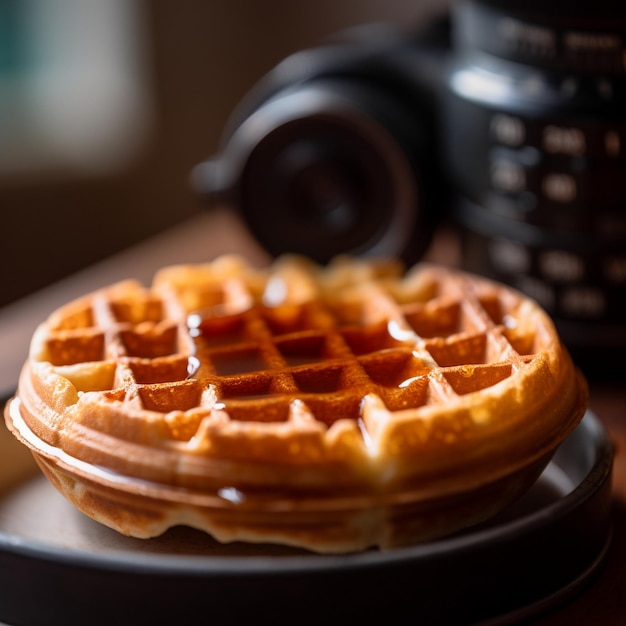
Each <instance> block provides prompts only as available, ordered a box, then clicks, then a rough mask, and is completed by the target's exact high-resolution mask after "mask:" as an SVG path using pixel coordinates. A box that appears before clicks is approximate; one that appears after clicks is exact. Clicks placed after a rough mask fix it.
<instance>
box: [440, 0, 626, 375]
mask: <svg viewBox="0 0 626 626" xmlns="http://www.w3.org/2000/svg"><path fill="white" fill-rule="evenodd" d="M614 4H618V3H611V6H612V7H613V5H614ZM543 5H544V6H541V3H538V2H524V3H521V2H517V3H515V2H514V3H508V2H507V3H504V2H500V3H498V2H478V1H467V2H461V3H459V4H458V5H456V7H455V12H454V14H453V46H452V49H453V53H452V55H451V59H450V63H449V66H448V69H447V72H446V83H447V95H446V97H445V98H444V107H445V114H444V124H443V125H442V141H443V144H444V161H445V167H446V169H447V172H448V174H449V176H450V180H451V184H452V185H453V187H454V189H455V194H456V199H455V201H454V205H455V206H454V213H455V215H456V218H457V220H458V222H459V223H460V224H461V226H462V232H463V259H464V264H465V266H466V267H467V268H468V269H470V270H472V271H476V272H479V273H482V274H485V275H488V276H491V277H493V278H496V279H498V280H501V281H504V282H508V283H510V284H512V285H514V286H516V287H518V288H520V289H522V290H523V291H525V292H527V293H529V294H530V295H531V296H533V297H535V298H536V299H537V300H538V301H539V302H540V303H541V304H542V305H543V306H544V307H545V308H546V309H547V310H548V311H549V312H550V313H551V314H552V316H553V317H554V319H555V321H556V323H557V325H558V326H559V327H560V331H561V333H562V335H563V337H564V339H565V341H566V343H567V344H568V345H569V346H570V348H571V349H572V351H573V352H574V353H576V355H579V358H580V359H581V360H583V359H584V361H585V362H586V363H592V362H593V363H594V364H595V365H598V364H599V363H601V362H603V361H606V358H605V357H606V356H607V355H608V354H609V350H614V349H615V348H620V349H623V348H624V347H626V322H625V320H626V43H625V42H626V16H625V10H624V6H621V7H613V9H614V10H613V9H612V10H611V11H608V10H606V7H604V6H603V3H602V2H600V3H584V4H583V3H579V4H578V5H577V4H576V3H571V4H569V5H568V6H567V7H566V8H565V9H564V8H563V7H562V6H560V8H559V10H558V11H557V10H554V9H555V5H554V3H553V4H552V5H551V3H550V2H544V3H543ZM590 5H591V7H590ZM611 366H612V365H611Z"/></svg>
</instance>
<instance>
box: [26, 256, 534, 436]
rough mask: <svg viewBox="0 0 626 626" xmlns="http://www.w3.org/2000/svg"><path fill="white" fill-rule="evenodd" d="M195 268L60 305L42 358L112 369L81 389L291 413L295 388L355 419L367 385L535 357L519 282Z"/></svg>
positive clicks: (395, 398) (497, 368)
mask: <svg viewBox="0 0 626 626" xmlns="http://www.w3.org/2000/svg"><path fill="white" fill-rule="evenodd" d="M174 271H175V270H174ZM331 275H332V273H331ZM174 276H175V277H176V275H174ZM169 278H171V276H170V277H169ZM195 278H196V280H194V281H193V282H192V283H191V284H187V283H186V282H185V281H184V280H182V278H180V279H178V280H173V281H172V280H165V279H164V280H162V281H161V283H160V284H159V283H157V284H156V285H155V286H153V288H152V289H149V290H148V289H143V288H142V287H140V286H139V285H137V284H135V283H124V284H122V285H118V286H116V287H114V288H112V289H111V290H109V291H106V292H101V293H99V294H98V295H97V296H96V297H94V298H93V300H85V301H83V302H82V303H81V305H80V306H74V307H71V308H66V309H65V310H61V311H59V312H58V314H57V316H56V318H54V319H51V320H50V321H49V323H48V326H47V329H46V338H45V342H44V344H45V348H44V349H43V350H41V351H40V354H39V356H38V358H39V359H40V360H49V361H50V362H51V363H52V365H53V366H55V368H56V369H57V371H59V372H63V373H65V374H66V375H67V376H68V378H70V379H71V377H72V373H71V372H72V370H73V369H75V368H79V369H80V367H81V364H85V363H89V364H90V366H91V367H92V369H93V368H95V369H96V370H97V369H98V368H101V369H102V370H103V371H104V370H106V371H107V372H110V374H105V375H102V376H99V377H96V379H97V380H98V381H99V382H98V383H97V385H98V386H97V388H95V389H94V388H93V387H92V386H87V387H86V388H85V389H84V390H85V391H87V390H89V391H98V392H102V394H103V397H104V398H106V399H108V400H113V401H120V400H123V401H127V402H128V401H134V402H139V404H140V406H141V407H142V408H143V409H146V410H148V411H157V412H159V413H170V412H172V411H178V412H181V411H182V412H185V411H190V410H196V411H199V412H200V413H202V412H204V413H205V414H207V415H211V414H214V413H215V412H218V413H219V414H220V416H221V418H222V419H223V417H224V415H225V414H226V415H227V418H228V419H230V420H237V421H242V422H245V421H266V422H284V421H286V420H288V419H289V417H290V413H291V410H292V407H293V405H294V401H298V405H299V406H301V405H302V404H303V405H304V406H305V407H306V409H307V410H308V411H309V415H310V417H311V418H312V419H314V420H316V421H317V422H321V423H323V424H326V425H327V426H330V425H332V424H333V423H334V422H335V421H337V420H338V419H350V420H355V421H356V420H360V418H361V413H362V405H363V398H365V397H366V396H368V395H370V394H373V395H375V396H377V397H379V398H380V399H381V400H382V403H383V404H384V406H385V407H386V410H387V411H388V412H391V413H393V412H398V411H402V410H404V409H411V410H415V409H416V408H418V407H421V406H427V405H432V404H440V403H442V402H450V401H451V400H453V399H454V398H455V397H457V396H461V395H465V394H468V393H471V392H472V391H477V390H482V389H485V388H487V387H489V386H492V385H494V384H496V383H498V382H500V381H502V380H504V379H506V378H508V377H510V376H511V374H512V373H513V372H514V371H515V370H516V369H518V368H521V367H523V366H524V364H525V363H527V362H528V361H530V360H532V354H533V350H535V349H536V346H535V343H536V342H537V340H538V338H537V336H536V333H535V329H534V328H533V327H532V325H531V324H529V323H527V322H528V320H526V323H524V321H523V320H522V316H521V315H520V312H519V311H518V310H517V307H518V306H519V304H520V300H518V299H517V298H516V297H515V296H514V295H512V293H511V292H509V291H507V292H502V291H501V290H500V291H498V290H497V289H494V288H490V286H489V283H487V282H485V283H484V284H483V283H476V281H474V282H473V283H472V286H471V287H470V286H469V284H463V280H464V279H463V278H459V277H457V278H455V279H454V280H452V278H451V276H450V275H449V274H447V273H446V275H445V288H443V287H442V278H441V276H440V275H439V274H438V273H437V272H436V271H435V270H434V269H431V270H429V269H422V270H421V273H420V276H419V279H411V277H407V278H406V279H405V280H404V281H402V280H399V279H398V277H395V276H394V277H389V276H384V277H382V278H380V277H373V278H372V277H369V278H368V279H367V280H365V281H362V282H359V283H358V284H342V283H340V284H337V283H336V281H335V282H333V281H332V280H328V278H327V282H326V283H324V282H322V281H321V279H320V277H319V276H318V275H316V274H313V273H312V271H311V270H309V269H307V270H305V269H302V268H301V269H299V270H298V271H297V272H295V273H294V274H293V275H290V276H280V275H272V276H269V277H266V278H265V279H263V280H261V281H260V283H259V281H258V280H257V279H255V280H252V281H250V280H247V279H246V275H245V274H244V275H243V276H241V277H239V278H237V277H236V278H231V279H228V280H224V278H223V277H222V276H219V275H218V276H216V275H215V274H214V273H213V270H211V269H209V267H208V266H207V269H206V273H205V274H204V275H201V279H200V280H199V279H198V276H196V277H195ZM303 284H305V285H309V286H310V289H309V290H308V291H307V290H305V293H302V290H301V285H303ZM477 284H478V287H477ZM277 286H278V288H277ZM276 292H278V293H279V297H277V296H276ZM272 293H273V294H274V295H272ZM268 301H269V303H268ZM98 364H100V365H98ZM111 365H113V366H114V367H113V368H112V367H111ZM75 378H77V377H76V376H75ZM103 381H104V382H103ZM89 385H93V383H92V382H90V383H89ZM77 386H78V387H79V390H80V383H79V384H78V385H77ZM198 424H199V422H196V423H195V426H189V427H187V428H182V427H173V428H172V429H171V432H172V437H173V438H174V439H189V438H191V437H192V436H193V435H194V434H195V431H194V428H196V427H197V426H198Z"/></svg>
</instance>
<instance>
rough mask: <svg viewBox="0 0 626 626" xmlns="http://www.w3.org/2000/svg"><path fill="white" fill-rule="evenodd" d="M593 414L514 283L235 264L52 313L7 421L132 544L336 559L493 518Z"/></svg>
mask: <svg viewBox="0 0 626 626" xmlns="http://www.w3.org/2000/svg"><path fill="white" fill-rule="evenodd" d="M586 401H587V388H586V384H585V382H584V379H583V378H582V377H581V376H580V374H579V373H578V371H577V370H576V369H575V367H574V365H573V363H572V361H571V359H570V357H569V355H568V353H567V352H566V350H565V349H564V348H563V346H562V345H561V343H560V341H559V338H558V336H557V334H556V332H555V329H554V326H553V324H552V322H551V321H550V319H549V317H548V316H547V315H546V314H545V313H544V311H543V310H542V309H540V308H539V307H538V306H537V304H535V303H534V302H533V301H532V300H530V299H528V298H527V297H525V296H523V295H522V294H520V293H518V292H516V291H514V290H512V289H510V288H508V287H505V286H504V285H501V284H498V283H494V282H490V281H488V280H485V279H482V278H478V277H476V276H472V275H468V274H464V273H461V272H457V271H452V270H449V269H445V268H443V267H439V266H434V265H427V264H421V265H417V266H415V267H414V268H411V269H410V270H409V271H407V272H404V270H403V268H402V267H400V266H398V265H397V264H396V263H394V262H386V261H380V262H379V261H365V260H357V259H352V258H341V259H337V260H335V261H334V262H332V263H331V264H329V265H328V266H327V267H320V266H317V265H314V264H312V263H310V262H308V261H307V260H305V259H302V258H298V257H293V256H286V257H282V258H280V259H278V260H276V261H275V262H274V263H273V264H272V265H270V266H268V267H266V268H260V269H259V268H253V267H251V266H249V265H248V264H246V263H245V262H244V261H243V260H242V259H241V258H238V257H234V256H227V257H221V258H219V259H217V260H215V261H213V262H211V263H207V264H204V265H180V266H173V267H167V268H164V269H162V270H161V271H159V272H158V273H157V274H156V276H155V277H154V280H153V284H152V285H151V286H150V287H144V286H142V285H141V284H139V283H137V282H135V281H132V280H128V281H124V282H121V283H118V284H115V285H112V286H110V287H107V288H104V289H101V290H98V291H96V292H94V293H92V294H90V295H87V296H85V297H83V298H81V299H78V300H77V301H75V302H72V303H70V304H68V305H66V306H64V307H62V308H60V309H59V310H57V311H55V312H54V313H53V314H52V315H50V317H49V318H48V319H47V320H46V321H45V322H43V323H42V324H41V325H40V326H39V328H38V329H37V330H36V332H35V333H34V336H33V338H32V341H31V346H30V352H29V356H28V359H27V361H26V363H25V365H24V367H23V370H22V374H21V376H20V381H19V387H18V392H17V394H16V397H15V398H14V400H13V401H12V402H11V403H10V404H9V405H8V407H7V410H6V412H5V413H6V419H7V423H8V426H9V428H10V429H11V430H12V432H13V433H14V434H15V435H16V436H17V438H18V439H20V440H21V441H22V442H23V443H25V444H26V445H27V446H29V447H30V448H31V450H32V451H33V453H34V456H35V458H36V460H37V462H38V463H39V465H40V467H41V468H42V470H43V472H44V473H45V474H46V475H47V476H48V478H49V479H50V481H51V482H52V483H53V484H54V485H55V486H56V487H57V489H59V491H60V492H61V493H63V494H64V495H65V496H66V498H68V499H69V500H70V501H71V502H72V503H73V504H74V505H75V506H76V507H77V508H78V509H80V510H81V511H83V512H84V513H86V514H87V515H88V516H90V517H92V518H94V519H96V520H98V521H99V522H102V523H103V524H106V525H107V526H110V527H111V528H114V529H116V530H117V531H119V532H121V533H123V534H125V535H131V536H135V537H141V538H149V537H153V536H157V535H159V534H161V533H163V532H164V531H165V530H166V529H168V528H170V527H172V526H175V525H187V526H192V527H195V528H200V529H203V530H205V531H207V532H208V533H209V534H210V535H212V536H213V537H214V538H215V539H217V540H218V541H220V542H233V541H244V542H257V543H259V542H267V543H270V544H286V545H290V546H296V547H299V548H305V549H308V550H313V551H316V552H327V553H343V552H350V551H357V550H364V549H368V548H373V547H380V548H392V547H396V546H404V545H409V544H414V543H417V542H423V541H428V540H432V539H436V538H439V537H442V536H444V535H449V534H451V533H455V532H457V531H460V530H461V529H463V528H466V527H468V526H471V525H473V524H477V523H479V522H481V521H484V520H486V519H489V518H490V517H492V516H493V515H495V514H496V513H497V512H499V511H500V510H502V509H503V508H504V507H505V506H506V505H507V504H509V503H510V502H512V501H514V500H516V499H517V498H518V497H519V496H520V495H521V494H523V493H524V492H525V491H526V490H527V489H528V488H529V487H530V485H532V483H533V482H534V481H535V480H536V478H537V477H538V476H539V475H540V473H541V472H542V470H543V469H544V467H545V465H546V464H547V463H548V462H549V459H550V458H551V456H552V455H553V453H554V451H555V450H556V448H557V447H558V446H559V445H560V443H561V442H562V441H563V440H564V439H565V438H566V437H567V435H568V434H569V433H570V432H571V431H572V430H573V429H574V428H575V426H576V425H577V424H578V422H579V421H580V419H581V418H582V416H583V414H584V411H585V409H586Z"/></svg>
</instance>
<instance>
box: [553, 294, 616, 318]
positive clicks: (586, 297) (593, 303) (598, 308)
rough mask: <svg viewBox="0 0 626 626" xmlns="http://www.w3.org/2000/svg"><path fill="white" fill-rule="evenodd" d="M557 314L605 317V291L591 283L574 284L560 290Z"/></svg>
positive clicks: (578, 316)
mask: <svg viewBox="0 0 626 626" xmlns="http://www.w3.org/2000/svg"><path fill="white" fill-rule="evenodd" d="M558 311H559V314H561V315H564V316H565V317H568V318H574V319H575V318H578V319H581V318H584V319H597V320H601V319H605V318H606V314H607V302H606V294H605V292H604V291H603V290H602V289H600V288H598V287H595V286H591V285H575V286H571V287H566V288H564V289H563V290H562V291H561V294H560V298H559V303H558Z"/></svg>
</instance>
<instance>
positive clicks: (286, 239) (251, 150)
mask: <svg viewBox="0 0 626 626" xmlns="http://www.w3.org/2000/svg"><path fill="white" fill-rule="evenodd" d="M402 49H403V50H405V51H406V53H407V54H409V55H411V56H413V54H414V49H413V46H409V44H408V42H407V43H406V44H405V43H404V42H403V39H402V37H401V36H399V35H397V34H391V33H388V32H385V33H384V34H383V35H381V33H380V32H378V31H377V32H375V33H373V34H372V35H370V36H367V37H364V36H359V37H356V38H353V39H352V40H351V41H348V42H346V43H333V44H329V45H328V46H326V47H320V48H318V49H312V50H305V51H302V52H300V53H296V54H294V55H293V56H291V57H288V58H287V59H286V60H285V61H283V62H282V63H281V64H279V65H278V66H277V67H276V68H275V69H274V71H273V72H272V73H271V74H270V75H268V76H267V77H266V79H265V80H264V81H262V82H261V83H260V84H259V85H258V86H257V88H256V90H254V91H253V92H252V94H251V95H250V96H249V98H248V99H247V100H246V101H244V102H243V103H242V105H241V107H240V109H239V110H237V111H235V112H234V114H233V116H232V119H231V121H230V124H229V127H228V128H227V132H226V133H225V137H224V139H223V142H222V148H221V151H220V153H219V154H218V155H217V157H215V158H213V159H211V160H209V161H206V162H205V163H202V164H200V165H199V166H198V167H197V168H196V170H195V173H194V178H195V181H196V187H197V188H199V189H200V191H201V192H202V193H204V194H206V195H207V196H209V197H210V198H211V200H212V202H213V204H216V203H222V204H226V205H229V206H234V207H236V208H237V210H238V212H239V214H240V215H241V216H242V217H243V218H244V221H245V223H246V225H247V226H248V228H249V230H250V231H251V232H252V233H253V234H254V236H255V238H256V239H257V240H258V241H259V243H260V244H261V245H262V246H263V247H264V248H265V249H266V250H267V251H268V252H270V253H271V254H273V255H279V254H282V253H288V252H294V253H299V254H305V255H307V256H309V257H311V258H313V259H315V260H317V261H319V262H322V263H325V262H327V261H329V260H330V259H332V258H333V257H335V256H337V255H340V254H355V255H372V256H398V257H401V258H402V259H403V260H404V261H405V262H406V263H408V264H412V263H414V262H415V261H417V260H418V259H419V258H420V257H421V256H422V255H423V253H424V251H425V249H426V248H427V247H428V245H429V243H430V241H431V239H432V235H433V232H434V230H435V225H436V223H437V222H438V220H439V215H438V213H439V211H438V210H437V206H439V205H441V204H442V202H441V201H440V200H439V199H438V198H439V197H440V190H441V188H442V185H441V184H439V182H440V162H439V159H438V157H437V156H436V154H435V150H434V145H435V126H434V124H433V123H432V119H433V105H432V102H433V100H434V98H433V94H432V89H431V87H430V85H428V86H427V87H425V86H424V85H422V84H421V81H420V74H423V72H420V71H417V72H416V68H415V65H414V64H412V63H405V62H404V57H403V54H402V53H401V52H400V50H402ZM439 65H440V64H439ZM405 71H406V72H409V73H410V74H411V76H410V77H409V76H406V75H404V72H405Z"/></svg>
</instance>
